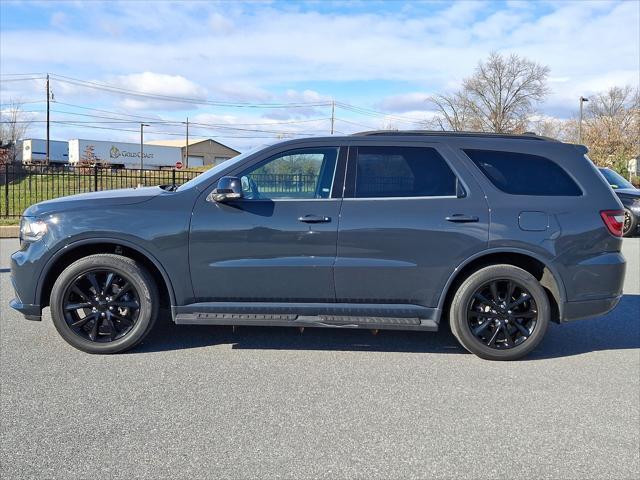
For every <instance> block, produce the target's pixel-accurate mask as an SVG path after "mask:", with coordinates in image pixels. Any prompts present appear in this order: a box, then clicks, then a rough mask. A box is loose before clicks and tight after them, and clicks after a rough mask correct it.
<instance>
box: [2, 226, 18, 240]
mask: <svg viewBox="0 0 640 480" xmlns="http://www.w3.org/2000/svg"><path fill="white" fill-rule="evenodd" d="M19 229H20V227H18V225H0V238H18V233H19Z"/></svg>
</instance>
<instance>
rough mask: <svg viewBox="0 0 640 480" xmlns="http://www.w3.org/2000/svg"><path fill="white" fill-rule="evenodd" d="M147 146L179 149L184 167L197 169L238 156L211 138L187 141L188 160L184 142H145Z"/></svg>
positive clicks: (231, 149)
mask: <svg viewBox="0 0 640 480" xmlns="http://www.w3.org/2000/svg"><path fill="white" fill-rule="evenodd" d="M145 143H146V144H149V145H162V146H165V147H180V148H181V149H182V159H183V163H184V164H185V167H188V166H191V167H197V166H199V165H217V164H218V163H220V162H224V161H225V160H228V159H230V158H232V157H235V156H236V155H238V154H240V152H238V151H237V150H234V149H233V148H231V147H227V146H226V145H223V144H222V143H220V142H216V141H215V140H212V139H211V138H194V139H189V158H188V159H187V158H186V155H187V149H186V140H184V139H181V140H150V141H146V142H145Z"/></svg>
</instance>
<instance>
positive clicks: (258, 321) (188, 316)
mask: <svg viewBox="0 0 640 480" xmlns="http://www.w3.org/2000/svg"><path fill="white" fill-rule="evenodd" d="M175 323H177V324H180V325H246V326H261V325H262V326H276V327H326V328H368V329H371V328H374V329H382V330H383V329H392V330H423V331H431V332H435V331H437V330H438V324H437V323H436V322H435V321H434V320H429V319H421V318H404V317H364V316H349V315H344V316H341V315H295V314H278V313H264V314H262V313H178V314H177V315H176V317H175Z"/></svg>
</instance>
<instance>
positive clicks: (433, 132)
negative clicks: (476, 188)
mask: <svg viewBox="0 0 640 480" xmlns="http://www.w3.org/2000/svg"><path fill="white" fill-rule="evenodd" d="M377 135H379V136H427V137H471V138H483V137H486V138H509V139H518V140H541V141H545V142H558V140H556V139H555V138H551V137H543V136H541V135H536V134H535V133H533V132H525V133H523V134H519V135H516V134H508V133H488V132H449V131H438V130H371V131H368V132H358V133H354V134H352V136H356V137H368V136H377Z"/></svg>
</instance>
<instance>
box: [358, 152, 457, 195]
mask: <svg viewBox="0 0 640 480" xmlns="http://www.w3.org/2000/svg"><path fill="white" fill-rule="evenodd" d="M356 163H357V168H356V191H355V197H356V198H379V197H442V196H455V195H456V176H455V174H454V173H453V172H452V171H451V168H449V165H447V162H446V161H445V160H444V158H442V157H441V156H440V154H438V152H437V151H436V150H435V149H433V148H427V147H358V155H357V159H356Z"/></svg>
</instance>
